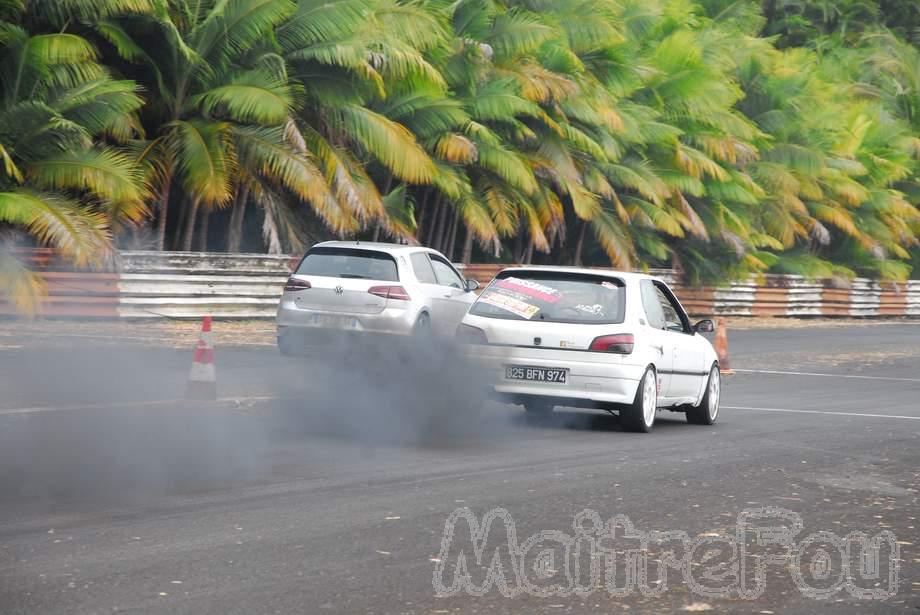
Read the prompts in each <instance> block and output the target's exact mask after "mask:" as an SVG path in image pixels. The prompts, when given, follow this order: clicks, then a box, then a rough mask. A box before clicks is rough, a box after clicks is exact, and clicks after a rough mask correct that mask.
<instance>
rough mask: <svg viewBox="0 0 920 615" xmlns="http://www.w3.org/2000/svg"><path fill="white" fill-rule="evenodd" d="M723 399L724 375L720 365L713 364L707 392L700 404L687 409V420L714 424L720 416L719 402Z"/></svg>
mask: <svg viewBox="0 0 920 615" xmlns="http://www.w3.org/2000/svg"><path fill="white" fill-rule="evenodd" d="M721 401H722V376H721V374H720V373H719V366H718V365H713V366H712V369H710V370H709V379H708V380H707V381H706V392H705V393H704V394H703V399H702V400H701V401H700V405H699V406H696V407H694V408H689V409H688V410H687V422H688V423H692V424H694V425H712V424H713V423H715V422H716V418H717V417H718V416H719V403H720V402H721Z"/></svg>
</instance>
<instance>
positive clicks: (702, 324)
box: [693, 319, 716, 333]
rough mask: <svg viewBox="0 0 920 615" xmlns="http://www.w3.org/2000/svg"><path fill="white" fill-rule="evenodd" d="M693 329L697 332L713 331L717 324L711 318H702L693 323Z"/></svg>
mask: <svg viewBox="0 0 920 615" xmlns="http://www.w3.org/2000/svg"><path fill="white" fill-rule="evenodd" d="M693 330H694V331H695V332H697V333H712V332H713V331H715V330H716V326H715V324H714V323H713V322H712V321H711V320H708V319H707V320H701V321H699V322H698V323H696V324H695V325H693Z"/></svg>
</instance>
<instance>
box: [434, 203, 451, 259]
mask: <svg viewBox="0 0 920 615" xmlns="http://www.w3.org/2000/svg"><path fill="white" fill-rule="evenodd" d="M441 209H442V210H443V211H442V212H441V219H440V220H439V221H438V240H437V246H438V247H436V248H435V250H437V251H438V252H441V253H443V252H444V239H445V236H446V234H447V227H448V226H449V225H450V207H449V206H448V204H447V203H441Z"/></svg>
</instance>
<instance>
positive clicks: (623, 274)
mask: <svg viewBox="0 0 920 615" xmlns="http://www.w3.org/2000/svg"><path fill="white" fill-rule="evenodd" d="M518 271H520V272H525V271H530V272H533V271H545V272H559V273H576V274H578V273H582V274H589V275H602V276H607V277H611V278H620V279H622V280H624V281H626V280H659V281H660V280H661V278H659V277H658V276H655V275H650V274H647V273H637V272H633V271H617V270H616V269H589V268H587V267H552V266H548V265H537V266H527V267H507V268H505V269H502V270H501V271H500V272H499V273H505V272H512V273H513V272H518Z"/></svg>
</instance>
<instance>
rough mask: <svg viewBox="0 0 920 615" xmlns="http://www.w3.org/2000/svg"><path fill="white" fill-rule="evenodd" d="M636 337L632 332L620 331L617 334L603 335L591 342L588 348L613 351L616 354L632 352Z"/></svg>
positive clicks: (597, 350)
mask: <svg viewBox="0 0 920 615" xmlns="http://www.w3.org/2000/svg"><path fill="white" fill-rule="evenodd" d="M635 344H636V338H635V337H633V334H632V333H618V334H616V335H602V336H600V337H598V338H595V339H594V341H593V342H591V347H590V348H588V350H593V351H594V352H613V353H616V354H631V353H632V351H633V346H635Z"/></svg>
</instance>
